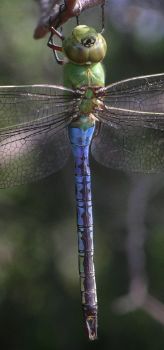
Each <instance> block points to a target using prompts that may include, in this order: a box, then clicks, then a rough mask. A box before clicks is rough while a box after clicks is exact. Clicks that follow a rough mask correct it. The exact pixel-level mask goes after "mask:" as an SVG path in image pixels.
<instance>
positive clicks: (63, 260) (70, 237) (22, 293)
mask: <svg viewBox="0 0 164 350" xmlns="http://www.w3.org/2000/svg"><path fill="white" fill-rule="evenodd" d="M132 3H133V4H132ZM134 3H136V4H135V6H132V5H134ZM154 3H157V2H156V1H154ZM142 5H144V6H143V8H142V7H141V2H140V4H137V2H133V1H132V2H130V1H115V2H114V1H111V2H109V3H108V4H107V7H106V10H105V14H106V30H105V34H104V35H105V37H106V39H107V42H108V45H109V50H108V55H107V58H106V59H105V69H106V74H107V82H108V83H109V82H113V81H116V80H120V79H123V78H126V77H127V78H128V77H131V76H135V75H142V74H151V73H160V72H162V71H164V29H163V27H162V26H163V23H164V21H163V15H162V10H163V9H162V7H161V8H160V6H159V8H155V7H153V1H151V2H150V3H149V1H147V2H142ZM110 6H111V7H110ZM161 6H162V5H161ZM100 14H101V12H100V9H92V10H90V11H88V12H86V13H85V14H83V15H82V16H81V23H86V24H90V25H92V26H95V27H96V28H97V29H98V30H100V29H101V18H100ZM144 16H145V17H144ZM38 18H39V9H38V7H37V4H36V3H35V2H34V1H32V0H31V1H26V0H14V1H10V0H1V1H0V52H1V53H0V84H1V85H12V84H14V85H15V84H19V85H20V84H32V83H51V84H53V83H55V84H61V83H62V67H59V66H57V64H56V63H55V62H54V59H53V55H52V53H51V51H50V50H49V49H48V48H47V46H46V43H47V40H48V38H47V37H46V38H44V39H42V40H39V41H36V40H34V39H33V31H34V28H35V26H36V23H37V20H38ZM75 23H76V22H75V19H73V20H71V21H70V22H69V24H67V25H66V26H65V28H64V32H65V34H67V33H68V32H70V30H71V28H73V26H74V25H75ZM91 166H92V187H93V201H94V209H93V210H94V220H95V234H96V235H95V264H96V278H97V288H98V300H99V332H98V336H99V339H98V341H96V342H94V343H90V342H89V341H88V340H87V339H86V337H85V335H84V332H83V325H82V313H81V305H80V292H79V279H78V264H77V237H76V221H75V218H76V212H75V199H74V183H73V161H72V160H70V162H69V163H68V164H67V166H66V167H65V168H64V169H63V170H62V171H60V172H58V173H57V174H54V175H52V176H50V177H49V178H46V179H43V180H42V181H39V182H38V183H35V184H29V185H26V186H20V187H17V188H13V189H8V190H1V191H0V348H1V349H2V350H8V349H10V350H11V349H12V350H27V349H28V350H29V349H30V350H32V349H35V350H43V349H45V350H52V349H53V350H55V349H67V348H69V349H72V350H73V349H79V350H80V349H84V348H85V349H111V350H117V349H122V350H125V349H127V350H128V349H133V350H135V349H139V348H140V349H144V350H147V349H149V350H154V349H156V350H162V349H163V344H164V328H163V327H164V311H163V309H162V307H163V305H162V302H163V303H164V283H163V274H164V215H163V207H164V186H163V179H162V176H154V177H153V182H152V185H151V186H150V189H149V190H148V193H147V195H146V200H145V199H144V198H142V196H141V200H140V201H139V202H138V205H139V206H140V205H142V203H143V201H144V200H145V203H146V204H145V206H146V208H145V213H144V212H143V222H144V223H145V227H144V230H145V231H146V232H145V231H144V234H143V236H142V233H141V232H138V235H139V236H138V237H139V238H137V233H136V238H135V240H134V244H132V245H133V249H134V250H135V247H136V249H138V250H139V252H140V253H141V261H139V263H138V265H137V266H139V265H140V263H141V265H143V266H141V267H138V270H137V272H136V275H137V277H138V278H140V277H141V280H142V279H143V281H144V283H145V284H146V281H147V284H148V286H149V287H148V288H149V293H150V294H151V295H153V297H154V298H157V299H159V300H160V302H161V304H158V303H157V304H155V305H156V306H157V308H155V310H156V312H154V313H153V315H152V316H150V312H146V310H145V309H144V308H141V307H140V308H138V309H137V310H136V311H135V310H134V311H132V312H129V313H125V314H122V315H120V314H117V313H115V312H114V310H113V303H114V302H115V300H116V299H117V298H118V297H120V296H122V295H124V294H126V293H127V292H128V289H129V283H130V278H131V277H133V273H134V271H133V267H131V265H130V261H129V260H128V259H127V255H126V250H127V249H126V246H127V244H126V242H127V237H128V233H129V232H128V230H129V219H128V218H129V217H131V216H130V214H129V213H128V210H129V208H130V205H129V196H130V195H131V193H132V192H131V191H132V190H134V186H136V184H138V181H141V184H142V178H140V177H138V178H137V177H135V178H134V177H133V178H132V177H130V176H129V175H127V174H125V173H124V172H121V171H116V170H112V169H108V168H104V167H102V166H101V165H99V164H97V163H96V162H95V161H94V160H93V159H92V160H91ZM144 181H145V178H144ZM148 181H150V179H148ZM140 191H141V192H142V186H141V188H140ZM134 198H135V196H134ZM136 201H137V199H136ZM135 205H136V203H135ZM138 210H139V207H137V205H136V215H137V211H138ZM141 214H142V210H141ZM144 236H145V238H146V242H145V254H144V253H143V251H142V244H143V241H144ZM140 249H141V251H140ZM132 255H133V251H132ZM143 255H144V256H143ZM132 260H133V259H132ZM142 260H143V261H142ZM134 269H135V268H134ZM140 273H141V276H140ZM142 273H143V275H142ZM134 277H135V276H134ZM149 306H150V305H148V306H147V309H149ZM157 314H158V315H157ZM154 315H157V317H156V318H157V319H158V320H155V317H154ZM160 317H161V318H160ZM159 321H160V322H159ZM162 323H163V324H162Z"/></svg>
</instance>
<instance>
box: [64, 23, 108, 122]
mask: <svg viewBox="0 0 164 350" xmlns="http://www.w3.org/2000/svg"><path fill="white" fill-rule="evenodd" d="M63 51H64V53H65V55H66V57H67V58H68V60H69V62H68V63H66V64H65V65H64V85H65V86H66V87H69V88H73V89H80V88H85V89H86V90H85V93H84V96H83V98H82V100H81V104H80V112H81V115H80V116H79V117H77V119H76V120H74V121H73V122H72V125H71V126H72V127H80V128H83V129H87V128H88V127H90V126H91V125H93V124H94V123H95V119H94V108H95V106H96V107H97V106H98V105H99V101H98V100H97V99H96V97H95V93H94V88H96V87H103V86H104V84H105V73H104V69H103V66H102V64H101V61H102V59H103V58H104V56H105V53H106V42H105V39H104V38H103V36H102V35H101V34H99V33H97V32H96V31H95V29H93V28H90V27H87V26H83V25H81V26H77V27H75V28H74V30H73V32H72V35H71V36H70V37H69V38H67V39H65V40H64V42H63Z"/></svg>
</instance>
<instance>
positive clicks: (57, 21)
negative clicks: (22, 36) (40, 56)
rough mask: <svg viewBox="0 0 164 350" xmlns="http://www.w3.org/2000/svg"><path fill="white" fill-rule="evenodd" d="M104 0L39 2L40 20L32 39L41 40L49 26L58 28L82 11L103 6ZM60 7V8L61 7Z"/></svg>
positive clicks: (51, 0) (50, 0) (53, 0)
mask: <svg viewBox="0 0 164 350" xmlns="http://www.w3.org/2000/svg"><path fill="white" fill-rule="evenodd" d="M104 3H105V0H65V3H64V4H63V2H62V1H61V0H49V2H47V1H46V2H45V1H42V2H40V8H41V18H40V20H39V22H38V24H37V27H36V29H35V31H34V38H35V39H40V38H43V37H44V36H45V35H46V34H47V33H48V31H49V28H50V26H53V27H54V28H58V27H59V26H61V25H62V24H63V23H65V22H67V21H68V20H69V19H70V18H72V17H77V16H79V15H80V13H81V12H83V11H84V10H86V9H88V8H91V7H94V6H97V5H103V4H104ZM61 5H62V6H61Z"/></svg>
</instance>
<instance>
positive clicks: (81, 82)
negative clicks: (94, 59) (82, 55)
mask: <svg viewBox="0 0 164 350" xmlns="http://www.w3.org/2000/svg"><path fill="white" fill-rule="evenodd" d="M104 84H105V73H104V69H103V66H102V64H101V63H100V62H99V63H94V64H90V65H87V64H85V65H79V64H75V63H73V62H68V63H66V64H65V65H64V85H65V86H67V87H70V88H74V89H76V88H80V87H83V86H104Z"/></svg>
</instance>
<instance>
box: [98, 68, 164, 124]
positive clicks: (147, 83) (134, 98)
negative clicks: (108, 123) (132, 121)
mask: <svg viewBox="0 0 164 350" xmlns="http://www.w3.org/2000/svg"><path fill="white" fill-rule="evenodd" d="M98 95H100V96H101V95H103V101H104V103H105V105H106V106H107V107H113V108H121V109H126V110H127V109H128V110H133V111H138V112H155V113H164V74H154V75H146V76H141V77H135V78H131V79H126V80H122V81H120V82H117V83H114V84H111V85H109V86H106V87H105V88H102V89H100V90H99V91H98ZM138 118H139V116H138Z"/></svg>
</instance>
